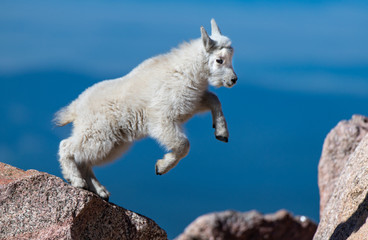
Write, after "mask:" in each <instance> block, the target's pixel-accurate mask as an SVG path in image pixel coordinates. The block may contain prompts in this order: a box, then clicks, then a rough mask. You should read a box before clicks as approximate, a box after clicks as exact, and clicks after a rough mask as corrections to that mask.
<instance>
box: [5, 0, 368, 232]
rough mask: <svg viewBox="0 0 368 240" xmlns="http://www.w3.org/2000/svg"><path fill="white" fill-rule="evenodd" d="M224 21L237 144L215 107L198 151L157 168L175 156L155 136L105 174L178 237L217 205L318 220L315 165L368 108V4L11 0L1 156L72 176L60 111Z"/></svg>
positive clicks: (227, 106)
mask: <svg viewBox="0 0 368 240" xmlns="http://www.w3.org/2000/svg"><path fill="white" fill-rule="evenodd" d="M212 17H214V18H215V19H216V21H217V23H218V24H219V26H220V28H221V30H222V32H223V34H225V35H227V36H229V37H230V38H231V39H232V42H233V46H234V48H235V55H234V68H235V70H236V72H237V74H238V77H239V81H238V84H237V86H235V87H234V88H233V89H213V90H214V91H215V92H216V93H217V94H218V96H219V97H220V99H221V101H222V103H223V108H224V112H225V115H226V117H227V119H228V123H229V129H230V141H229V143H228V144H224V143H221V142H218V141H216V139H215V138H214V136H213V130H212V128H211V126H210V125H211V120H210V116H209V114H205V115H200V116H198V117H195V118H194V119H193V120H191V121H189V122H188V124H186V131H187V134H188V136H189V139H190V141H191V151H190V153H189V155H188V156H187V157H186V158H185V159H183V161H182V162H180V164H179V165H178V166H177V167H176V168H175V169H174V170H173V171H171V172H170V173H168V174H167V175H165V176H155V174H154V163H155V161H156V160H157V159H159V158H161V156H162V154H164V151H163V149H161V148H160V147H159V146H158V144H156V143H155V142H154V141H153V140H150V139H146V140H143V141H140V142H138V143H136V144H135V145H134V147H133V148H132V149H131V150H130V151H129V152H128V153H127V154H126V155H125V156H124V158H123V159H121V160H119V161H117V162H115V163H112V164H109V165H107V166H105V167H99V168H96V174H97V176H98V177H99V179H100V181H101V182H102V184H104V185H106V186H107V188H108V189H109V190H110V192H111V193H112V196H111V201H112V202H114V203H116V204H118V205H120V206H123V207H126V208H128V209H131V210H133V211H136V212H139V213H141V214H144V215H146V216H148V217H151V218H152V219H154V220H155V221H156V222H158V223H159V225H160V226H162V227H163V228H164V229H165V230H166V231H167V232H168V234H169V236H170V237H171V238H173V237H174V236H176V235H178V234H179V233H180V232H181V231H183V229H184V227H185V226H186V225H187V224H189V223H190V222H191V221H192V220H194V218H195V217H197V216H199V215H200V214H204V213H207V212H210V211H220V210H225V209H235V210H239V211H247V210H251V209H257V210H259V211H262V212H272V211H276V210H278V209H280V208H286V209H288V210H290V211H292V212H294V213H295V214H304V215H307V216H310V217H312V218H313V219H315V220H316V221H317V220H318V205H319V203H318V201H319V197H318V188H317V165H318V160H319V156H320V152H321V149H322V143H323V139H324V137H325V135H326V134H327V133H328V131H329V130H330V129H331V128H332V127H333V126H334V125H335V124H336V123H337V122H338V121H340V120H342V119H348V118H350V117H351V115H352V114H354V113H360V114H365V115H368V109H367V107H366V106H367V101H368V47H367V42H368V31H367V27H366V25H367V22H368V4H367V3H366V2H365V1H226V2H223V1H222V2H219V3H217V2H216V3H214V2H213V1H201V2H197V1H185V2H175V3H174V2H169V1H155V2H154V3H152V2H148V1H144V2H133V1H131V2H127V1H103V2H102V1H77V2H75V1H63V2H59V1H38V0H36V1H32V2H29V1H2V2H1V8H0V53H1V54H0V81H1V83H2V86H3V87H2V88H0V113H1V115H2V116H3V117H2V118H1V119H0V124H1V126H2V127H1V128H0V161H3V162H7V163H10V164H13V165H15V166H17V167H20V168H24V169H29V168H34V169H38V170H41V171H47V172H49V173H52V174H55V175H57V176H61V174H60V170H59V167H58V163H57V157H56V152H57V147H58V143H59V142H60V140H61V139H63V138H65V137H67V136H68V134H69V131H70V127H64V128H54V127H53V126H52V124H51V119H52V116H53V113H54V112H55V111H57V110H58V109H59V108H60V107H62V106H64V105H66V104H68V103H69V102H70V101H71V100H73V99H74V98H75V97H76V96H78V94H79V93H80V92H81V91H83V90H84V89H85V88H87V87H88V86H90V85H92V84H93V83H95V82H98V81H100V80H103V79H110V78H115V77H119V76H122V75H124V74H126V73H128V72H129V71H130V70H131V69H132V68H133V67H135V66H136V65H137V64H139V63H140V62H141V61H143V60H144V59H146V58H149V57H151V56H153V55H156V54H160V53H164V52H167V51H169V50H170V49H171V48H172V47H175V46H177V45H178V44H179V43H181V42H182V41H185V40H189V39H193V38H198V37H199V36H200V31H199V28H200V26H201V25H203V26H204V27H206V28H207V29H208V30H209V27H210V19H211V18H212Z"/></svg>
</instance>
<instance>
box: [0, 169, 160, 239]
mask: <svg viewBox="0 0 368 240" xmlns="http://www.w3.org/2000/svg"><path fill="white" fill-rule="evenodd" d="M0 239H7V240H11V239H137V240H138V239H139V240H143V239H144V240H145V239H150V240H151V239H157V240H161V239H167V235H166V232H165V231H164V230H163V229H161V228H160V227H159V226H158V225H157V224H156V223H155V222H154V221H153V220H151V219H149V218H147V217H144V216H142V215H139V214H137V213H135V212H132V211H129V210H126V209H124V208H121V207H119V206H116V205H114V204H112V203H109V202H106V201H104V200H102V199H101V198H99V197H98V196H96V195H94V194H93V193H91V192H88V191H86V190H82V189H78V188H74V187H72V186H70V185H69V184H67V183H65V182H64V181H62V180H61V179H60V178H58V177H56V176H52V175H50V174H47V173H43V172H39V171H36V170H29V171H23V170H20V169H18V168H15V167H12V166H10V165H7V164H4V163H0Z"/></svg>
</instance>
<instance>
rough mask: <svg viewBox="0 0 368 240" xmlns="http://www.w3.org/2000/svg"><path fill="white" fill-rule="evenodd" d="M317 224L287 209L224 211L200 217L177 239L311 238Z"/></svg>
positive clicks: (253, 239) (284, 239)
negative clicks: (274, 210) (243, 211)
mask: <svg viewBox="0 0 368 240" xmlns="http://www.w3.org/2000/svg"><path fill="white" fill-rule="evenodd" d="M316 228H317V226H316V224H315V223H314V222H312V221H311V220H309V219H308V218H306V217H304V216H298V217H294V216H292V215H291V214H290V213H288V212H287V211H285V210H280V211H278V212H276V213H274V214H267V215H262V214H260V213H259V212H257V211H250V212H245V213H240V212H234V211H224V212H218V213H210V214H206V215H203V216H200V217H198V218H197V219H196V220H195V221H194V222H192V223H191V224H190V225H189V226H188V227H187V228H186V229H185V231H184V233H182V234H181V235H179V236H178V237H177V238H176V239H175V240H194V239H195V240H263V239H267V240H311V239H312V238H313V235H314V233H315V231H316Z"/></svg>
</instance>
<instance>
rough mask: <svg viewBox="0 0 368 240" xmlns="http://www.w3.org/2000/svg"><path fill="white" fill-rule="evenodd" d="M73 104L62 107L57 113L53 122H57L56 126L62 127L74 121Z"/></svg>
mask: <svg viewBox="0 0 368 240" xmlns="http://www.w3.org/2000/svg"><path fill="white" fill-rule="evenodd" d="M71 105H72V104H71ZM71 105H69V106H66V107H64V108H62V109H60V110H59V111H58V112H56V113H55V117H54V119H53V122H54V123H55V125H56V126H60V127H62V126H65V125H67V124H68V123H71V122H73V121H74V119H75V113H74V111H73V110H72V106H71Z"/></svg>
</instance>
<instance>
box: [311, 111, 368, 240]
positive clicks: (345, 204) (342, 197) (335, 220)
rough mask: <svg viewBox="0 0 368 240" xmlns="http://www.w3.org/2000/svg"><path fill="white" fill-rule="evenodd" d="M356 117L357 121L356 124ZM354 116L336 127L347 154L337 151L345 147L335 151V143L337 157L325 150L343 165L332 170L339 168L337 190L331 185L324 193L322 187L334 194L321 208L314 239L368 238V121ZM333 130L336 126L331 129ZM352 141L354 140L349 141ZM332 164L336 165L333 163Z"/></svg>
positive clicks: (356, 239) (351, 239)
mask: <svg viewBox="0 0 368 240" xmlns="http://www.w3.org/2000/svg"><path fill="white" fill-rule="evenodd" d="M352 120H353V121H355V123H354V124H353V125H352V124H351V122H352ZM352 120H350V121H349V122H350V124H349V123H347V122H343V125H341V124H339V125H338V126H337V127H336V129H339V131H340V134H339V135H337V134H335V138H336V139H335V142H343V141H345V142H346V143H344V144H341V145H336V148H338V147H341V146H343V147H344V148H345V149H346V150H345V154H342V153H340V154H339V155H337V154H336V152H341V151H344V149H339V150H338V149H336V150H335V151H332V146H331V148H330V149H331V151H330V152H331V153H334V154H335V156H336V157H335V158H333V157H328V155H327V154H326V153H325V157H326V159H330V161H332V160H334V161H335V162H339V167H338V168H331V169H330V170H329V171H338V173H334V174H335V175H336V176H335V178H334V181H333V182H331V184H333V185H334V187H333V191H332V192H330V190H329V189H328V192H327V193H324V192H323V189H321V192H322V193H323V194H328V195H330V197H329V198H328V200H327V202H326V203H325V204H324V208H323V211H322V212H320V214H321V220H320V223H319V225H318V229H317V232H316V234H315V236H314V240H325V239H327V240H347V239H349V240H365V239H368V222H367V221H368V134H366V132H367V127H366V126H367V122H368V121H367V118H365V117H362V116H358V117H357V116H354V117H353V119H352ZM357 123H358V124H357ZM354 125H355V127H354ZM333 131H335V129H334V130H332V131H331V132H333ZM352 132H353V133H354V134H352ZM344 133H345V136H344ZM362 135H363V136H362ZM354 136H355V137H354ZM338 138H341V139H340V140H339V139H338ZM348 141H350V143H349V144H348V143H347V142H348ZM325 145H328V143H325ZM348 145H350V146H352V149H349V148H346V146H348ZM324 151H325V148H324ZM349 153H350V155H349ZM338 156H340V157H341V158H339V157H338ZM326 159H325V161H326V163H325V164H326V166H327V161H328V160H326ZM328 164H329V165H330V166H334V164H332V163H328ZM325 171H326V173H325V174H328V175H330V176H332V175H333V173H328V169H327V168H326V169H325ZM326 179H328V178H326ZM331 179H332V178H331ZM326 184H327V183H326ZM325 189H326V188H325Z"/></svg>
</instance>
